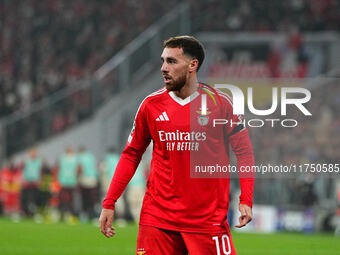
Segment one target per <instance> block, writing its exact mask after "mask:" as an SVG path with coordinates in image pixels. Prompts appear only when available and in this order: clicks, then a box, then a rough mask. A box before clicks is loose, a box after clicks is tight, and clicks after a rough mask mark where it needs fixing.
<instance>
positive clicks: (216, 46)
mask: <svg viewBox="0 0 340 255" xmlns="http://www.w3.org/2000/svg"><path fill="white" fill-rule="evenodd" d="M339 33H340V1H338V0H287V1H278V0H274V1H264V0H263V1H262V0H259V1H251V0H239V1H237V0H226V1H222V0H206V1H203V0H196V1H194V0H189V1H177V0H169V1H166V2H163V1H157V0H142V1H137V0H126V1H124V0H111V1H109V0H102V1H90V0H74V1H66V0H46V1H38V0H22V1H17V0H0V144H1V147H0V237H1V238H0V253H1V254H31V253H32V254H40V253H41V254H78V253H79V254H104V253H107V252H110V251H111V252H112V253H113V254H132V253H133V251H134V245H135V239H136V235H137V226H136V225H134V224H133V223H129V222H133V221H134V220H136V219H137V218H138V217H137V216H136V215H138V210H139V206H140V201H141V196H142V194H143V191H144V185H143V182H144V181H145V178H146V177H147V175H148V171H149V168H148V166H149V162H150V157H151V156H150V152H149V151H148V152H147V153H146V155H145V156H144V157H143V161H142V163H141V166H140V169H139V172H138V176H137V177H136V179H135V180H134V182H133V183H132V184H131V185H130V186H129V188H128V190H127V192H125V194H124V196H123V198H122V199H120V200H121V201H120V204H119V206H118V208H117V215H116V218H117V222H116V224H118V226H119V231H118V234H117V237H115V239H112V240H105V239H104V240H103V238H102V236H100V233H99V230H98V229H96V228H95V227H93V225H95V224H96V221H97V219H96V217H98V214H99V212H100V203H101V198H102V196H103V195H104V192H105V189H106V188H107V185H108V181H107V180H108V179H109V176H112V174H113V169H112V167H111V168H110V167H108V165H109V164H112V165H113V164H114V162H115V160H116V156H117V155H118V154H119V153H120V151H121V150H122V149H123V147H124V145H125V143H126V139H127V136H128V134H129V132H130V129H131V126H132V123H133V118H134V114H135V112H136V109H137V108H138V105H139V104H140V102H141V101H142V99H143V98H144V97H145V96H146V95H148V94H149V93H150V92H152V91H155V90H157V89H158V88H160V87H161V86H162V81H161V77H160V71H159V68H160V54H161V51H162V41H163V40H165V39H167V38H168V37H170V36H175V35H183V34H192V35H195V36H196V37H197V38H198V39H200V40H201V41H202V42H203V44H204V45H205V48H206V53H207V56H206V60H205V63H204V65H203V66H202V69H201V70H200V72H199V79H200V81H202V82H206V83H209V84H211V85H213V84H215V83H231V84H235V85H237V86H239V87H241V88H242V89H244V90H245V89H246V88H247V87H253V89H254V93H255V98H254V101H255V105H256V106H258V108H262V109H267V108H268V107H267V108H266V106H267V105H270V103H271V87H273V86H275V87H280V86H285V87H287V86H301V87H305V88H307V89H309V90H310V91H311V94H312V99H311V101H310V102H309V103H308V106H307V107H308V109H309V110H310V111H311V112H312V114H313V116H312V117H309V118H307V117H305V116H303V115H301V114H299V113H298V112H297V111H296V112H294V111H293V110H292V111H290V112H289V115H290V116H291V117H294V119H296V120H298V123H299V125H298V127H296V128H292V129H287V128H286V129H285V128H282V126H275V127H274V128H272V127H270V126H268V125H265V126H264V127H262V128H250V134H251V140H252V142H253V147H254V152H255V160H256V163H257V164H261V163H263V164H268V163H271V164H273V165H280V164H286V165H287V164H304V163H316V164H323V163H327V164H339V161H340V160H339V159H340V149H339V148H340V135H339V132H340V116H339V109H340V86H339V77H340V34H339ZM246 116H251V114H250V113H248V114H246ZM271 117H272V118H280V117H279V116H278V115H275V114H273V115H272V116H271ZM256 118H259V117H256ZM85 148H86V149H85ZM35 150H36V154H37V155H36V156H34V157H33V158H32V154H35V153H34V151H35ZM66 150H68V151H69V152H70V154H72V157H73V158H78V157H80V156H81V154H84V150H85V151H87V152H86V157H87V158H91V155H92V156H94V157H92V161H93V162H95V167H94V168H93V169H92V170H89V172H91V171H95V172H96V174H93V175H92V176H90V177H91V178H92V179H91V180H90V181H88V179H86V180H82V179H79V180H78V181H79V183H78V184H77V185H75V186H74V192H72V193H70V194H71V196H73V197H74V198H73V200H70V199H69V200H70V201H68V202H70V203H72V205H71V206H70V207H67V205H66V207H62V206H61V205H62V201H61V200H62V199H61V197H60V193H61V191H62V190H63V188H64V187H63V184H62V183H60V182H59V179H58V173H60V169H59V168H60V166H61V164H62V159H63V157H65V153H64V152H65V151H66ZM32 162H33V163H32ZM34 162H40V163H37V164H35V163H34ZM110 162H111V163H110ZM112 162H113V163H112ZM84 164H85V163H84ZM28 165H29V166H30V167H32V168H34V167H36V168H39V169H41V175H40V176H39V184H38V185H37V183H36V182H35V180H33V179H34V177H32V178H33V179H29V177H27V176H26V175H25V174H24V172H25V168H27V169H28V168H29V167H27V166H28ZM85 165H86V164H85ZM85 165H84V166H82V167H79V166H77V170H83V172H84V167H86V166H85ZM27 169H26V171H29V170H27ZM90 175H91V174H90ZM80 178H82V177H81V176H80ZM32 189H33V190H35V191H34V192H33V193H32V192H31V191H32ZM84 190H85V192H87V191H88V190H91V191H90V193H84V192H83V191H84ZM231 193H232V195H233V196H232V198H231V199H232V203H231V209H230V215H229V219H230V221H231V222H233V221H235V220H236V219H237V215H238V214H237V198H238V195H237V194H238V193H239V187H238V182H237V180H232V192H231ZM29 194H31V195H29ZM84 194H85V196H84ZM86 194H91V195H90V196H91V197H92V198H93V199H92V200H91V199H89V201H85V200H86V198H87V197H88V196H86ZM254 199H255V205H254V214H255V217H254V220H253V222H252V223H251V224H250V226H248V227H247V228H246V229H245V230H243V231H241V232H242V233H235V238H234V239H235V243H236V247H237V248H238V250H239V254H296V253H299V254H339V253H338V252H339V249H340V245H339V243H340V240H339V237H334V236H339V235H340V176H339V173H338V174H336V175H327V174H310V173H309V174H299V175H298V174H296V175H294V176H291V177H289V178H277V176H276V177H274V176H270V175H266V177H263V176H262V177H261V176H260V177H259V178H257V180H256V185H255V193H254ZM84 204H86V205H85V206H84ZM126 222H128V223H127V224H126ZM43 223H46V224H43ZM243 232H251V233H256V234H250V233H243ZM71 233H72V234H71ZM119 235H121V236H120V237H119ZM47 236H51V238H55V241H48V239H47ZM16 239H20V240H19V241H18V240H16ZM56 240H57V241H56ZM243 244H244V245H243Z"/></svg>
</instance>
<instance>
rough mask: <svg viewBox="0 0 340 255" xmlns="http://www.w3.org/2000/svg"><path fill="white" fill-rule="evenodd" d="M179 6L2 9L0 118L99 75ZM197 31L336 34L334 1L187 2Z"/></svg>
mask: <svg viewBox="0 0 340 255" xmlns="http://www.w3.org/2000/svg"><path fill="white" fill-rule="evenodd" d="M178 2H179V1H176V0H173V1H167V3H166V4H163V3H161V2H160V1H156V0H144V1H142V2H141V1H124V0H116V1H109V0H105V1H100V2H95V1H89V0H76V1H66V0H59V1H57V0H48V1H42V2H41V1H38V0H24V1H19V2H16V1H10V0H4V1H1V2H0V117H3V116H6V115H8V114H10V113H12V112H13V111H16V110H21V111H26V110H28V109H29V106H30V105H31V104H32V103H33V102H37V101H39V100H41V99H43V98H45V97H46V96H48V95H50V94H53V93H55V92H56V91H59V90H61V89H63V88H65V87H68V86H72V84H73V81H75V80H79V79H80V78H84V77H87V76H90V75H91V74H93V72H94V71H95V70H96V69H97V68H99V67H100V66H101V65H102V64H103V63H104V62H105V61H106V60H108V59H109V58H110V57H112V56H113V55H114V54H115V53H116V52H117V51H119V50H120V49H121V48H122V47H124V45H126V44H127V43H128V42H130V41H131V40H132V39H133V38H135V37H136V36H137V35H138V34H140V33H141V32H142V31H144V30H145V29H146V28H147V27H148V26H149V25H150V24H152V23H153V22H155V21H156V20H157V19H159V18H160V17H161V16H162V15H164V14H165V13H166V12H168V11H169V10H171V9H172V8H173V7H174V6H175V5H176V3H178ZM189 2H190V4H191V9H192V16H191V18H192V25H193V29H194V31H220V32H228V31H255V32H265V31H280V30H285V29H287V28H289V27H290V25H294V26H297V27H298V28H299V30H301V31H322V30H338V29H339V24H340V14H339V13H340V4H339V1H335V0H326V1H323V0H312V1H307V0H290V1H249V0H242V1H237V0H229V1H222V0H209V1H189Z"/></svg>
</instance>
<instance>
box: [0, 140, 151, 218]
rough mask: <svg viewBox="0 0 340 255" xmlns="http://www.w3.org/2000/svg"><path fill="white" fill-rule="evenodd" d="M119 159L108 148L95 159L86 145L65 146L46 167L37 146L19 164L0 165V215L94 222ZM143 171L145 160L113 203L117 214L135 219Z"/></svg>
mask: <svg viewBox="0 0 340 255" xmlns="http://www.w3.org/2000/svg"><path fill="white" fill-rule="evenodd" d="M118 160H119V155H118V154H117V152H116V151H115V150H113V149H111V150H109V151H108V152H107V154H106V155H105V157H104V158H103V159H102V160H101V161H100V162H99V161H97V159H96V158H95V157H94V155H93V154H92V153H91V152H89V151H88V150H86V148H85V147H82V146H81V147H79V149H78V151H77V152H76V151H75V150H74V149H73V148H72V147H70V146H68V147H66V148H65V153H63V154H62V155H60V157H59V158H58V159H57V161H56V163H55V164H54V165H49V164H47V163H46V162H45V161H44V160H43V159H42V158H41V157H40V156H39V152H38V150H37V148H32V149H31V150H30V153H29V157H28V158H27V159H26V160H24V161H23V162H20V163H18V164H9V165H4V166H3V167H2V168H0V215H5V216H7V217H11V218H12V219H13V220H20V219H22V218H34V220H36V221H37V222H57V221H59V220H64V221H66V222H67V223H70V224H76V223H77V222H79V220H80V221H81V222H88V221H92V220H93V221H94V223H97V218H98V216H99V213H100V209H101V201H102V200H103V197H104V196H105V194H106V192H107V190H108V187H109V185H110V182H111V179H112V176H113V174H114V171H115V167H116V165H117V163H118ZM147 175H148V167H147V164H145V163H143V162H142V163H141V164H140V166H139V167H138V169H137V171H136V174H135V176H134V177H133V179H132V180H131V182H130V183H129V186H128V188H127V191H126V192H125V193H124V195H123V197H122V198H121V199H120V200H119V202H117V206H116V210H115V213H116V217H117V218H121V219H127V220H131V221H137V220H138V219H139V212H140V209H141V204H142V199H143V196H144V192H145V179H146V177H147Z"/></svg>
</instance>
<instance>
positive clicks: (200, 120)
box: [198, 115, 209, 126]
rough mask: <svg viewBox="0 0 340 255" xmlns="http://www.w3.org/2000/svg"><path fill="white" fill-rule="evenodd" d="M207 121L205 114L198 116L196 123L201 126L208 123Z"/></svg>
mask: <svg viewBox="0 0 340 255" xmlns="http://www.w3.org/2000/svg"><path fill="white" fill-rule="evenodd" d="M208 122H209V117H208V116H206V115H201V116H198V124H200V125H201V126H206V125H208Z"/></svg>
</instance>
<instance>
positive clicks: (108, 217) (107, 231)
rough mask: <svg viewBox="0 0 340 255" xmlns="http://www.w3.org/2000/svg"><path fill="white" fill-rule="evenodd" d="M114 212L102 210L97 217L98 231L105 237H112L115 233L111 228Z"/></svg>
mask: <svg viewBox="0 0 340 255" xmlns="http://www.w3.org/2000/svg"><path fill="white" fill-rule="evenodd" d="M113 215H114V212H113V210H111V209H105V208H103V209H102V212H101V213H100V217H99V224H100V231H101V232H102V233H103V235H104V236H106V237H112V236H113V235H114V234H116V232H115V228H114V227H112V221H113Z"/></svg>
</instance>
